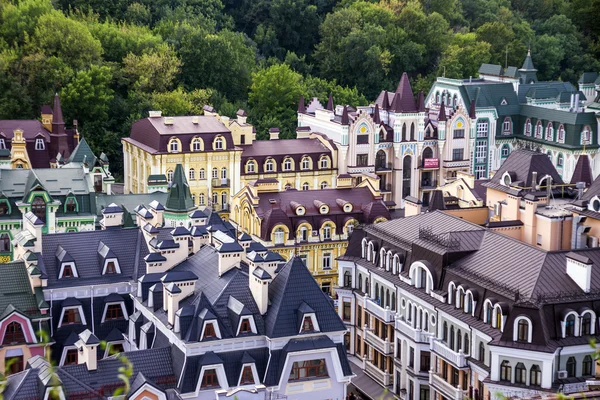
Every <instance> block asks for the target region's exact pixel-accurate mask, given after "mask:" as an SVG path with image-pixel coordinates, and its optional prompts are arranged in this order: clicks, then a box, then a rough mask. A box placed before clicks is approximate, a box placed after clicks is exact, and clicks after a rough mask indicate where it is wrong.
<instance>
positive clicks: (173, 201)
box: [165, 164, 196, 213]
mask: <svg viewBox="0 0 600 400" xmlns="http://www.w3.org/2000/svg"><path fill="white" fill-rule="evenodd" d="M165 208H166V209H167V210H169V211H180V212H186V213H187V212H188V211H190V210H194V209H195V208H196V207H195V206H194V200H193V199H192V194H191V192H190V187H189V185H188V183H187V180H186V179H185V174H184V172H183V167H182V166H181V164H177V166H176V167H175V173H174V174H173V180H172V182H171V189H170V190H169V195H168V196H167V202H166V207H165Z"/></svg>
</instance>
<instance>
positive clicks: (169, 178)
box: [167, 170, 173, 183]
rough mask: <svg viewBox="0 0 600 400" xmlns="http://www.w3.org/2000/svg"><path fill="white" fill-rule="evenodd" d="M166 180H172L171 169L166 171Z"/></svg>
mask: <svg viewBox="0 0 600 400" xmlns="http://www.w3.org/2000/svg"><path fill="white" fill-rule="evenodd" d="M167 181H168V182H169V183H171V182H173V170H168V171H167Z"/></svg>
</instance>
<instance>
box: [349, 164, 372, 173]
mask: <svg viewBox="0 0 600 400" xmlns="http://www.w3.org/2000/svg"><path fill="white" fill-rule="evenodd" d="M363 172H375V166H374V165H356V166H353V167H351V166H348V173H349V174H362V173H363Z"/></svg>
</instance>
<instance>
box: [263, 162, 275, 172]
mask: <svg viewBox="0 0 600 400" xmlns="http://www.w3.org/2000/svg"><path fill="white" fill-rule="evenodd" d="M274 164H275V163H274V162H273V160H267V162H266V164H265V171H266V172H273V166H274Z"/></svg>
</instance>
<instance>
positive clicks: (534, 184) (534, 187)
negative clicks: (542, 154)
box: [531, 171, 538, 190]
mask: <svg viewBox="0 0 600 400" xmlns="http://www.w3.org/2000/svg"><path fill="white" fill-rule="evenodd" d="M531 188H532V190H538V181H537V171H533V172H532V173H531Z"/></svg>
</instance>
